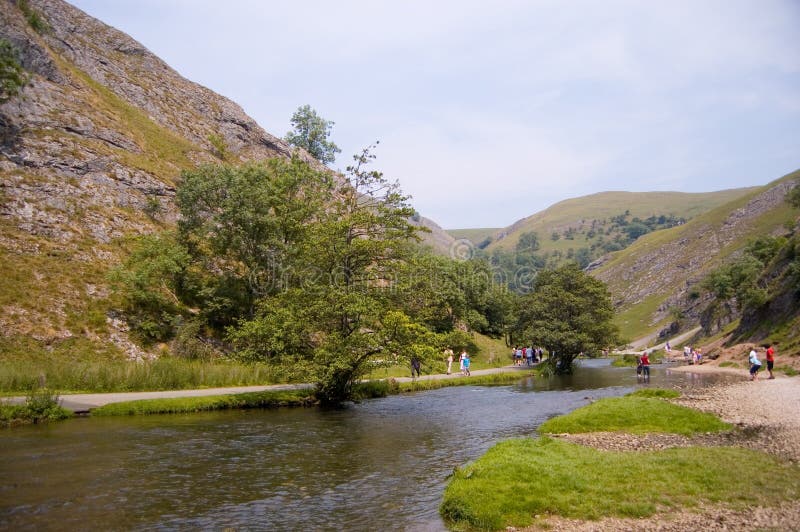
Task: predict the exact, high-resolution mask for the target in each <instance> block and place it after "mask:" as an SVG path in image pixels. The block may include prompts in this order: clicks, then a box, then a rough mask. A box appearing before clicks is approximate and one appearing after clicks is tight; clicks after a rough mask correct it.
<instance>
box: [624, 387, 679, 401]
mask: <svg viewBox="0 0 800 532" xmlns="http://www.w3.org/2000/svg"><path fill="white" fill-rule="evenodd" d="M680 396H681V392H679V391H678V390H665V389H664V388H642V389H641V390H636V391H635V392H631V393H629V394H628V395H626V397H652V398H657V399H676V398H678V397H680Z"/></svg>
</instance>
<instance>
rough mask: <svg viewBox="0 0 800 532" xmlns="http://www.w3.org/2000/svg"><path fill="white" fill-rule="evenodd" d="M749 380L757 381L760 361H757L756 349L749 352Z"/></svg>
mask: <svg viewBox="0 0 800 532" xmlns="http://www.w3.org/2000/svg"><path fill="white" fill-rule="evenodd" d="M749 360H750V380H751V381H757V380H758V372H759V370H760V369H761V361H760V360H758V353H756V348H755V346H753V348H752V349H751V350H750V359H749Z"/></svg>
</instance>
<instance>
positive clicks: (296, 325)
mask: <svg viewBox="0 0 800 532" xmlns="http://www.w3.org/2000/svg"><path fill="white" fill-rule="evenodd" d="M373 158H374V157H373V155H371V151H370V149H369V148H368V149H366V150H364V151H363V152H362V153H361V154H359V155H358V156H356V157H355V163H354V164H353V165H352V166H350V167H348V168H347V172H346V174H345V175H344V177H345V179H344V180H342V181H341V182H340V184H339V185H338V186H337V187H336V189H335V190H334V191H333V193H332V194H331V195H330V200H329V201H328V202H327V203H326V206H325V209H324V212H323V213H321V215H320V217H319V218H318V219H317V220H316V222H315V223H314V224H313V225H312V226H311V232H310V233H309V235H308V246H309V249H310V250H311V254H310V255H308V257H307V260H306V262H305V263H304V264H302V265H300V267H301V268H303V270H304V271H305V272H306V273H305V275H304V279H303V282H302V283H299V284H297V286H294V287H292V288H291V289H288V290H284V291H281V292H280V293H276V294H274V295H269V296H267V297H264V298H262V299H261V301H260V304H259V308H258V312H257V315H256V316H254V317H253V318H252V319H248V320H243V321H241V322H240V323H239V325H238V326H237V327H235V328H231V330H230V332H229V338H230V340H231V341H232V342H233V343H234V344H235V345H236V346H237V348H238V349H239V350H240V351H241V353H243V354H244V355H245V356H247V357H248V358H256V359H264V358H268V359H273V360H283V361H285V362H290V363H291V364H292V365H293V366H295V367H297V368H299V369H301V370H303V371H305V372H306V373H307V374H310V375H311V376H312V377H313V378H314V379H315V381H316V383H317V396H318V397H319V398H320V399H321V400H322V401H324V402H330V403H335V402H340V401H342V400H345V399H348V398H349V397H350V395H351V392H352V387H353V385H354V384H355V383H356V382H358V380H359V379H360V378H362V377H363V376H364V374H365V373H366V372H367V371H368V370H369V369H370V368H371V367H373V366H374V363H375V362H379V363H380V362H387V361H395V360H397V358H398V357H401V358H402V357H405V356H409V354H411V353H415V354H417V355H419V354H420V353H422V352H425V351H426V350H428V351H429V350H430V349H432V348H433V345H432V342H431V338H433V336H431V334H433V333H432V332H431V331H430V330H428V329H427V328H426V327H424V326H422V325H421V324H419V323H417V322H415V321H414V320H412V319H411V318H409V317H408V316H407V315H405V314H404V313H403V312H401V311H398V310H397V309H396V308H395V307H394V306H393V305H392V298H391V293H392V286H393V284H394V283H395V278H396V273H397V270H398V267H399V266H400V265H401V264H403V263H404V262H405V261H406V260H407V259H408V257H409V244H410V241H411V240H413V239H414V238H415V236H416V232H417V231H418V229H417V227H416V226H414V225H413V224H412V223H411V222H410V217H411V216H412V215H413V209H411V207H410V206H409V205H408V203H407V197H406V196H404V195H403V194H402V193H401V191H400V189H399V186H398V184H397V183H392V182H389V181H388V180H386V179H385V178H384V177H383V175H382V174H381V173H380V172H377V171H374V170H368V169H367V166H368V164H369V163H370V162H371V160H372V159H373ZM434 344H435V342H434ZM425 346H427V347H425Z"/></svg>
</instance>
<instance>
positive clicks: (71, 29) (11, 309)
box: [0, 0, 321, 341]
mask: <svg viewBox="0 0 800 532" xmlns="http://www.w3.org/2000/svg"><path fill="white" fill-rule="evenodd" d="M29 5H30V7H31V8H32V9H34V10H36V11H38V13H39V14H40V15H41V16H42V18H43V19H44V20H45V21H46V22H47V24H48V26H49V28H48V29H47V30H46V31H44V32H42V33H41V34H39V33H37V32H36V31H34V29H33V28H31V26H30V25H29V24H28V22H27V20H26V19H25V17H24V15H23V13H22V12H21V11H20V9H19V8H18V6H17V5H16V3H15V2H14V1H13V0H0V38H4V39H6V40H8V41H9V42H11V43H12V45H13V46H14V47H15V48H16V49H17V50H18V52H19V56H20V62H21V64H22V65H23V66H24V67H25V68H26V69H27V70H28V71H29V72H30V73H31V82H30V83H29V84H28V85H27V86H26V87H25V88H24V89H23V90H22V92H21V94H20V95H19V96H17V97H15V98H13V99H11V100H10V101H8V102H7V103H5V104H3V105H2V106H0V128H1V130H0V187H2V188H0V198H2V203H0V224H2V225H1V226H0V229H2V230H0V253H2V257H0V258H1V259H2V262H3V263H4V264H5V270H4V272H0V273H7V272H14V273H15V274H16V275H18V276H21V277H23V278H22V279H17V280H16V281H15V282H16V285H15V286H13V287H12V288H15V289H17V288H19V289H20V291H22V289H21V288H20V287H21V286H25V285H27V286H30V287H31V290H32V291H33V292H30V291H29V292H28V293H27V295H29V296H30V297H31V298H33V297H36V296H37V291H41V294H39V295H42V297H43V298H44V295H43V294H45V293H46V294H47V299H48V300H49V303H48V304H47V305H42V307H43V308H41V309H37V310H36V311H34V310H32V309H25V308H22V309H20V308H19V305H22V306H23V307H25V306H26V305H27V303H26V302H20V301H15V300H14V297H15V296H14V295H12V294H11V292H12V290H7V291H6V292H8V293H7V294H6V297H4V298H0V305H1V306H0V324H2V325H3V331H2V333H0V334H4V335H7V336H8V335H14V334H26V335H32V336H33V337H35V338H40V339H43V340H47V341H50V340H54V339H55V340H57V339H63V338H68V337H70V336H72V335H74V334H81V331H71V330H70V328H69V327H67V326H66V324H65V323H66V320H67V318H68V316H69V314H70V313H71V312H72V313H75V312H82V311H85V310H86V308H87V305H89V304H90V303H87V300H88V301H91V299H92V298H93V297H95V298H96V296H90V297H89V298H88V299H87V297H86V295H85V294H84V293H83V292H84V290H83V287H82V286H81V285H82V283H83V282H87V281H88V282H90V283H99V284H104V278H103V273H102V272H104V271H105V270H106V269H107V268H108V266H109V265H110V264H113V262H114V261H115V260H116V257H118V256H119V249H118V247H115V246H114V241H115V239H119V238H120V237H123V236H127V235H135V234H142V233H147V232H151V231H153V230H155V229H156V228H163V227H165V226H169V225H170V224H171V222H174V219H175V216H176V212H175V208H174V204H173V196H174V193H175V182H176V180H177V179H178V178H179V176H180V172H181V171H182V170H184V169H189V168H193V167H194V166H196V164H198V163H202V162H215V161H216V162H219V160H220V158H221V157H222V156H223V155H224V156H225V158H226V159H227V160H229V161H234V162H235V161H250V160H259V159H264V158H269V157H275V156H282V157H289V156H290V155H291V153H292V150H291V148H290V147H289V146H288V145H287V144H286V143H285V142H283V141H282V140H280V139H278V138H276V137H273V136H272V135H270V134H268V133H266V132H265V131H264V130H263V129H262V128H261V127H259V126H258V125H257V124H256V123H255V121H253V120H252V119H251V118H250V117H248V116H247V115H246V114H245V113H244V112H243V111H242V109H241V108H240V107H239V106H238V105H236V104H235V103H233V102H232V101H230V100H228V99H227V98H224V97H222V96H220V95H218V94H216V93H214V92H213V91H211V90H209V89H207V88H205V87H202V86H200V85H197V84H196V83H192V82H191V81H188V80H186V79H184V78H182V77H181V76H180V75H179V74H178V73H177V72H175V71H174V70H173V69H171V68H170V67H169V66H168V65H166V64H165V63H164V62H163V61H161V60H160V59H159V58H158V57H156V56H154V55H153V54H152V53H150V52H149V51H148V50H147V49H146V48H144V47H143V46H142V45H141V44H140V43H138V42H136V41H135V40H133V39H131V38H130V37H128V36H127V35H125V34H123V33H121V32H119V31H117V30H115V29H114V28H111V27H109V26H107V25H105V24H103V23H102V22H100V21H98V20H95V19H93V18H92V17H89V16H88V15H86V14H85V13H83V12H82V11H80V10H78V9H76V8H75V7H73V6H71V5H69V4H67V3H66V2H63V1H61V0H30V1H29ZM221 152H222V153H221ZM300 156H301V157H303V158H305V159H306V160H307V161H309V162H311V163H312V164H313V165H315V166H316V167H318V168H321V165H319V163H317V162H316V161H315V160H314V159H313V158H311V157H310V156H309V155H308V154H305V153H301V154H300ZM48 257H51V258H49V259H48ZM57 269H60V270H63V271H62V272H61V273H60V274H59V275H50V276H48V275H46V274H45V273H43V272H44V271H45V270H57ZM70 273H71V275H70ZM76 294H79V295H76ZM16 297H17V298H19V295H17V296H16ZM45 307H46V308H45ZM15 309H16V310H15ZM20 310H23V311H24V312H21V311H20ZM87 334H88V333H87Z"/></svg>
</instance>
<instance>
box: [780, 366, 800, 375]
mask: <svg viewBox="0 0 800 532" xmlns="http://www.w3.org/2000/svg"><path fill="white" fill-rule="evenodd" d="M775 371H780V372H781V373H783V374H784V375H786V376H787V377H794V376H796V375H800V371H797V370H796V369H794V368H793V367H791V366H778V367H776V368H775Z"/></svg>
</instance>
